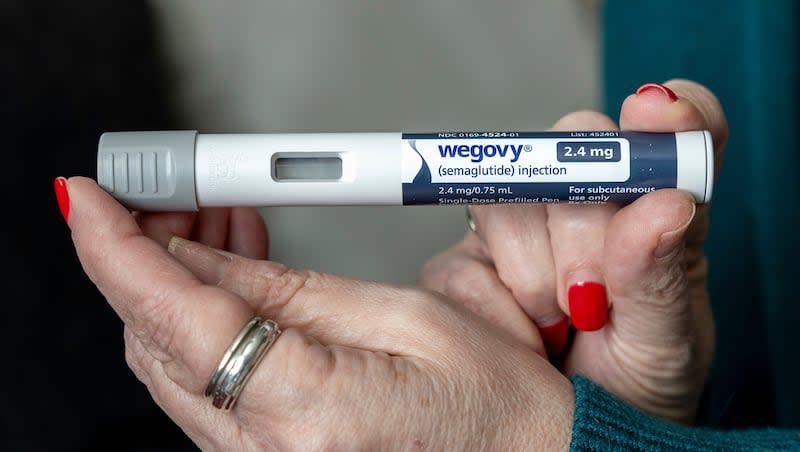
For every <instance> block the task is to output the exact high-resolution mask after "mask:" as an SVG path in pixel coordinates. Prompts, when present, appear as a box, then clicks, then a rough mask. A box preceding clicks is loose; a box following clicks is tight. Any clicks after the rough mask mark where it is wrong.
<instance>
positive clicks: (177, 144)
mask: <svg viewBox="0 0 800 452" xmlns="http://www.w3.org/2000/svg"><path fill="white" fill-rule="evenodd" d="M196 137H197V132H195V131H177V132H171V131H170V132H107V133H104V134H103V135H102V136H101V137H100V143H99V145H98V150H97V182H98V183H99V184H100V186H101V187H103V188H104V189H105V190H106V191H108V192H109V193H110V194H111V195H112V196H114V197H115V198H116V199H117V200H119V201H120V202H121V203H122V204H124V205H125V206H126V207H128V208H129V209H132V210H160V211H163V210H173V211H187V210H189V211H191V210H197V196H196V194H195V193H196V191H195V173H194V149H195V140H196Z"/></svg>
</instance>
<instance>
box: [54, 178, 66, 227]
mask: <svg viewBox="0 0 800 452" xmlns="http://www.w3.org/2000/svg"><path fill="white" fill-rule="evenodd" d="M53 189H54V190H55V191H56V199H57V200H58V208H59V209H60V210H61V216H63V217H64V221H69V193H68V192H67V180H66V179H64V178H63V177H56V180H55V181H54V182H53Z"/></svg>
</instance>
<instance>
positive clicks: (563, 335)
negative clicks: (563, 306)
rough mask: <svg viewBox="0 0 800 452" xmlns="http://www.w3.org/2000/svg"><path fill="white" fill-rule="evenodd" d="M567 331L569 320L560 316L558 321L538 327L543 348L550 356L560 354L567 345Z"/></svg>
mask: <svg viewBox="0 0 800 452" xmlns="http://www.w3.org/2000/svg"><path fill="white" fill-rule="evenodd" d="M568 333H569V320H568V319H567V318H566V317H562V318H561V320H559V321H558V322H556V323H554V324H552V325H549V326H545V327H540V328H539V334H540V335H541V336H542V342H544V348H545V350H547V354H548V355H550V356H556V355H560V354H561V352H563V351H564V347H566V346H567V334H568Z"/></svg>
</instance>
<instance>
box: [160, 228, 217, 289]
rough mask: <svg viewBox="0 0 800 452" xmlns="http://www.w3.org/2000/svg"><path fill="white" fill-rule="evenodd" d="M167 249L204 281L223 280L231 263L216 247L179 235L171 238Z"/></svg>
mask: <svg viewBox="0 0 800 452" xmlns="http://www.w3.org/2000/svg"><path fill="white" fill-rule="evenodd" d="M167 251H168V252H169V253H170V254H172V255H173V256H174V257H175V259H177V260H178V261H180V262H181V263H182V264H183V265H184V266H186V267H187V268H188V269H189V270H190V271H191V272H192V273H194V274H195V275H197V276H198V277H200V279H202V280H203V281H214V282H219V281H222V279H223V278H224V277H225V274H226V273H227V271H228V268H229V266H230V263H231V258H230V257H229V256H226V255H224V254H222V253H220V252H218V251H217V250H215V249H214V248H211V247H209V246H206V245H203V244H202V243H197V242H193V241H191V240H186V239H184V238H181V237H177V236H176V237H172V238H171V239H170V240H169V245H167Z"/></svg>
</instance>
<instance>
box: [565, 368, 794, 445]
mask: <svg viewBox="0 0 800 452" xmlns="http://www.w3.org/2000/svg"><path fill="white" fill-rule="evenodd" d="M572 383H573V384H574V385H575V420H574V423H573V427H572V444H571V445H570V450H573V451H614V450H626V451H627V450H630V451H662V450H663V451H679V452H680V451H748V452H749V451H760V450H763V451H787V450H800V431H792V430H779V429H746V430H733V431H721V430H711V429H707V428H699V427H687V426H683V425H677V424H672V423H669V422H666V421H663V420H660V419H657V418H655V417H653V416H649V415H647V414H644V413H642V412H641V411H639V410H637V409H635V408H633V407H631V406H630V405H628V404H626V403H624V402H622V401H620V400H619V399H617V398H615V397H614V396H612V395H611V394H609V393H608V392H606V391H605V390H603V389H602V388H601V387H600V386H597V385H595V384H594V383H592V382H591V381H589V380H587V379H585V378H583V377H573V378H572Z"/></svg>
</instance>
